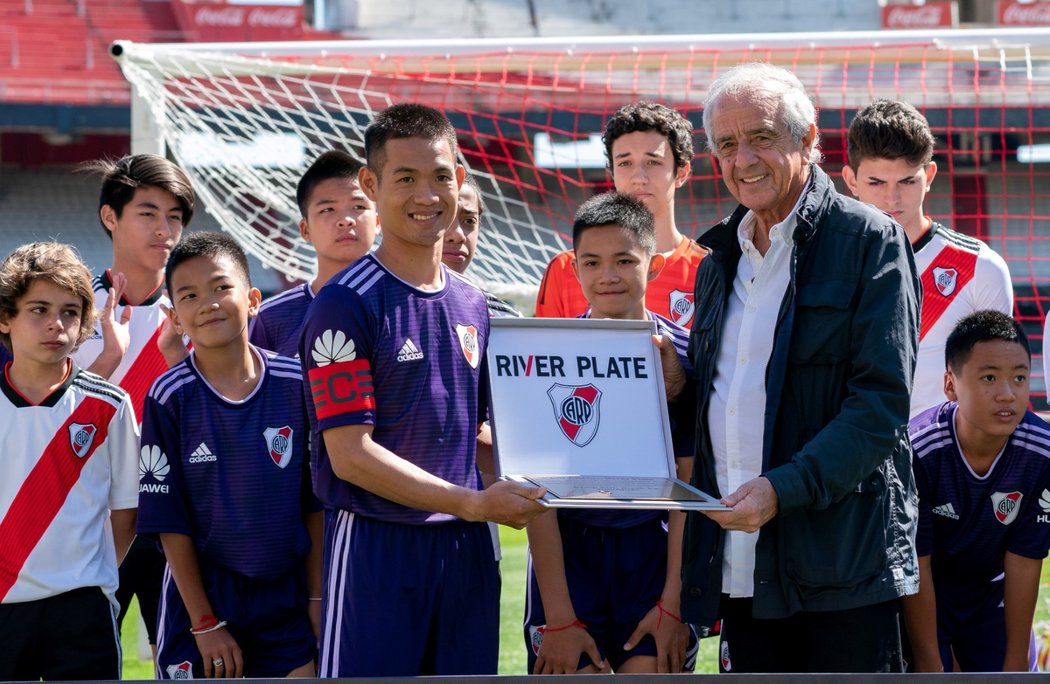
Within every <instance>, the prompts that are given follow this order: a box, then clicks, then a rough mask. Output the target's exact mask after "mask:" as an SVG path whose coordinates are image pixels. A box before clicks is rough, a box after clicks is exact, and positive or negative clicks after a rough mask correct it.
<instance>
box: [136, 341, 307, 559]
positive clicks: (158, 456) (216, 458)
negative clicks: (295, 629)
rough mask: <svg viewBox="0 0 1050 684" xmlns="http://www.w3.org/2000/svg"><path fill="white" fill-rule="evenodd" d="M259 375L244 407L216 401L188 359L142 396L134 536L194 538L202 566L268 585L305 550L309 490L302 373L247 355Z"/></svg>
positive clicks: (267, 355)
mask: <svg viewBox="0 0 1050 684" xmlns="http://www.w3.org/2000/svg"><path fill="white" fill-rule="evenodd" d="M253 349H254V351H255V352H256V353H257V355H258V358H260V359H261V360H262V368H263V373H262V377H261V378H260V380H259V382H258V384H257V385H256V387H255V389H254V390H253V391H252V393H251V395H249V396H248V397H247V398H245V399H243V400H241V401H229V400H227V399H225V398H224V397H222V396H220V395H219V393H218V392H216V391H215V390H214V389H213V388H212V387H211V386H210V385H209V384H208V382H207V381H206V380H205V379H204V378H203V377H202V376H201V375H200V373H199V372H198V371H197V368H196V366H195V365H194V356H193V355H192V354H191V355H190V357H189V358H187V359H186V360H185V361H183V362H182V363H179V364H178V365H176V366H174V367H172V368H171V370H169V371H168V372H167V373H165V374H163V375H162V376H160V377H159V378H157V380H156V382H154V383H153V387H152V388H151V389H150V393H149V395H148V396H147V398H146V405H145V411H144V413H145V415H144V416H143V420H142V449H141V456H140V461H139V513H138V530H139V533H142V534H151V533H152V534H157V533H161V532H174V533H180V534H185V535H188V536H190V537H191V538H192V539H193V542H194V546H195V547H196V550H197V553H198V554H199V555H200V557H201V559H202V560H205V561H207V562H209V563H211V564H213V565H217V566H220V567H223V568H225V569H227V570H232V571H234V572H238V573H240V574H242V575H246V576H248V577H257V578H263V579H273V578H277V577H280V576H282V575H284V574H285V573H287V572H288V571H290V570H292V569H293V567H294V566H296V565H299V564H301V563H302V562H303V558H304V557H305V555H306V553H307V551H308V550H309V548H310V538H309V535H308V534H307V531H306V525H305V523H304V514H305V513H306V512H310V511H315V510H320V506H319V505H318V502H317V500H316V499H315V498H314V497H313V495H312V493H311V492H310V475H309V467H308V462H309V457H308V451H307V449H308V447H307V439H308V435H307V419H306V407H305V406H304V405H303V402H302V401H301V397H302V369H301V367H300V365H299V362H298V361H296V360H294V359H289V358H285V357H280V356H277V355H276V354H273V353H272V352H266V351H263V350H260V349H256V348H253Z"/></svg>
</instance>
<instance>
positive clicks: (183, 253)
mask: <svg viewBox="0 0 1050 684" xmlns="http://www.w3.org/2000/svg"><path fill="white" fill-rule="evenodd" d="M220 256H226V257H229V258H230V261H232V262H233V263H234V264H235V265H236V266H237V268H238V269H240V271H241V275H242V276H243V277H244V284H245V285H247V286H248V287H251V284H252V278H251V273H250V272H249V270H248V257H247V256H245V254H244V250H243V249H241V246H240V245H239V244H237V241H236V240H234V239H233V238H231V237H230V236H228V235H223V234H222V233H212V232H207V231H202V232H199V233H192V234H190V235H187V236H186V237H184V238H182V240H180V241H179V243H178V244H177V245H175V247H174V248H173V249H172V250H171V254H169V255H168V263H167V265H166V266H165V267H164V285H165V287H167V288H168V294H169V295H170V296H171V297H172V298H174V297H175V291H174V290H173V289H172V287H171V277H172V275H174V273H175V269H176V268H178V267H179V266H180V265H181V264H183V263H185V262H187V261H189V260H190V259H194V258H196V257H207V258H209V259H214V258H216V257H220Z"/></svg>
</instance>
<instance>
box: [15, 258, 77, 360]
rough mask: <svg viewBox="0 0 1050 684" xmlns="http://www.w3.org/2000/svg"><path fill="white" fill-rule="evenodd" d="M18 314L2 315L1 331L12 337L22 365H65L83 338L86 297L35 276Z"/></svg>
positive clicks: (17, 356) (18, 304) (19, 300)
mask: <svg viewBox="0 0 1050 684" xmlns="http://www.w3.org/2000/svg"><path fill="white" fill-rule="evenodd" d="M15 308H16V311H15V315H14V316H11V317H10V318H7V319H3V318H2V317H0V331H2V332H4V333H6V334H8V335H10V336H11V349H12V351H13V353H14V356H15V359H16V360H17V361H18V362H19V363H20V364H21V363H25V362H27V361H28V362H32V363H34V364H37V365H41V366H50V365H58V364H65V362H66V359H67V358H68V357H69V355H70V353H71V352H72V351H73V349H74V348H75V347H76V345H77V343H78V342H79V341H80V321H81V318H82V317H83V315H84V300H83V299H82V298H81V297H79V296H78V295H75V294H73V293H72V292H70V291H69V290H66V289H64V288H62V287H59V286H58V285H56V284H55V283H53V282H51V281H50V280H47V279H45V278H34V279H33V280H32V281H30V283H29V287H28V288H27V289H26V292H25V294H24V295H22V296H21V297H20V298H19V299H18V302H17V303H16V304H15Z"/></svg>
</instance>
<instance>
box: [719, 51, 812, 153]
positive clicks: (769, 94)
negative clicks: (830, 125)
mask: <svg viewBox="0 0 1050 684" xmlns="http://www.w3.org/2000/svg"><path fill="white" fill-rule="evenodd" d="M741 97H746V98H747V99H749V100H752V101H763V100H774V101H776V102H778V103H779V108H778V109H779V113H780V121H781V123H782V124H783V125H784V127H785V128H787V130H788V132H789V133H791V137H792V138H793V139H794V140H795V142H796V143H798V144H801V143H802V141H803V139H805V137H806V134H807V133H809V127H810V126H816V123H817V109H816V107H814V106H813V102H812V101H811V100H810V99H809V96H808V95H807V94H806V87H805V86H804V85H802V81H800V80H799V79H798V76H795V74H793V73H791V72H790V71H788V70H787V69H784V68H782V67H778V66H773V65H772V64H767V63H765V62H747V63H745V64H738V65H737V66H735V67H733V68H732V69H730V70H729V71H727V72H725V73H724V74H722V75H721V76H719V77H718V78H717V79H716V80H715V82H714V83H712V84H711V87H710V88H709V89H708V91H707V97H706V98H705V99H704V133H705V134H706V136H707V147H708V149H710V150H712V151H715V144H714V139H713V138H712V136H711V118H712V115H713V113H714V109H715V107H717V106H718V105H719V104H721V101H722V100H723V99H725V98H741ZM819 142H820V133H819V131H818V133H817V135H816V136H815V137H814V139H813V144H812V145H811V146H810V152H809V160H808V161H809V163H810V164H816V163H818V162H820V160H821V154H820V149H819V147H818V144H819Z"/></svg>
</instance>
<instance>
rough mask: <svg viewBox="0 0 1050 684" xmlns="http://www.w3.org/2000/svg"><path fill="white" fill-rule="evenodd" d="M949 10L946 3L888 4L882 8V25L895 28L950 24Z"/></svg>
mask: <svg viewBox="0 0 1050 684" xmlns="http://www.w3.org/2000/svg"><path fill="white" fill-rule="evenodd" d="M949 10H950V5H947V4H932V3H930V4H926V5H921V6H913V5H889V6H887V7H884V8H883V11H884V14H883V19H882V25H883V26H884V27H885V28H897V29H914V28H933V27H936V26H951V14H950V12H949Z"/></svg>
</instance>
